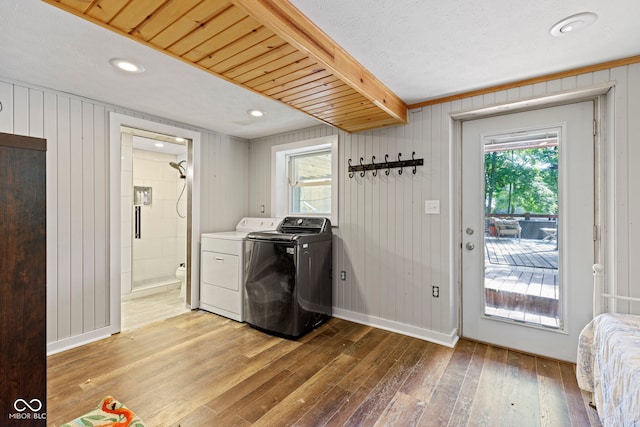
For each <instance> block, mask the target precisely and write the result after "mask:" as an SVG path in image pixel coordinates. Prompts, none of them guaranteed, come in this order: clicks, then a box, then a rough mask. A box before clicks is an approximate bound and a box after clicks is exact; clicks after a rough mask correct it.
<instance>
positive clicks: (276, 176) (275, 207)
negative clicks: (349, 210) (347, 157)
mask: <svg viewBox="0 0 640 427" xmlns="http://www.w3.org/2000/svg"><path fill="white" fill-rule="evenodd" d="M327 150H330V151H331V213H329V214H327V213H322V214H311V213H305V214H303V216H319V217H327V218H329V220H330V221H331V225H332V226H337V225H338V135H329V136H323V137H320V138H313V139H307V140H303V141H296V142H292V143H288V144H280V145H274V146H273V147H271V216H273V217H279V218H282V217H285V216H298V215H301V214H299V213H293V212H291V205H290V201H291V200H290V188H291V187H290V186H289V162H288V159H289V156H295V155H301V154H310V153H313V152H318V151H327Z"/></svg>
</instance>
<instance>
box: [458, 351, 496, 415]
mask: <svg viewBox="0 0 640 427" xmlns="http://www.w3.org/2000/svg"><path fill="white" fill-rule="evenodd" d="M494 349H495V348H494V347H488V346H487V345H485V344H478V345H477V346H476V348H475V351H474V352H473V354H472V355H471V360H470V361H469V366H468V368H467V372H466V375H465V377H464V380H463V382H462V385H461V387H460V393H458V399H456V403H455V405H454V407H453V412H452V414H451V419H450V420H449V425H453V426H464V425H466V424H467V422H468V421H469V420H470V419H473V420H474V423H476V422H478V423H479V424H478V425H495V423H493V424H492V423H490V422H488V420H487V419H491V411H490V409H491V408H492V407H493V405H489V406H487V405H486V404H485V403H484V402H483V400H482V397H487V394H488V395H491V394H492V393H494V392H497V393H499V392H500V389H501V388H502V381H501V372H500V371H499V370H498V369H499V368H498V369H496V366H495V364H494V363H493V360H492V356H493V357H495V352H494V351H493V350H494ZM503 352H504V353H505V354H506V351H503ZM496 371H497V372H496ZM491 383H493V384H491ZM474 403H475V404H474ZM472 409H474V415H473V417H472V416H471V411H472Z"/></svg>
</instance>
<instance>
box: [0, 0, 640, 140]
mask: <svg viewBox="0 0 640 427" xmlns="http://www.w3.org/2000/svg"><path fill="white" fill-rule="evenodd" d="M292 3H293V4H294V5H295V6H296V7H298V8H299V9H300V10H301V11H302V12H303V13H304V14H306V15H307V16H308V17H309V18H311V20H312V21H313V22H315V23H316V24H317V25H318V26H319V27H320V28H321V29H323V30H324V31H325V32H326V33H327V34H329V35H330V36H331V37H332V38H333V39H334V40H335V41H336V42H337V43H338V44H340V45H341V46H342V47H343V48H345V49H346V50H347V51H348V52H349V53H351V55H352V56H353V57H354V58H356V59H357V60H358V61H359V62H360V63H362V64H363V65H364V66H365V67H366V68H368V69H369V70H370V71H371V72H372V73H373V74H374V75H375V76H376V77H377V78H378V79H379V80H381V81H382V82H383V83H384V84H386V85H387V86H388V87H389V88H390V89H391V90H392V91H394V92H395V93H396V94H397V95H398V96H399V97H400V98H402V99H403V100H404V101H405V102H406V103H407V104H413V103H416V102H420V101H424V100H428V99H434V98H438V97H441V96H445V95H450V94H454V93H460V92H464V91H469V90H473V89H479V88H485V87H488V86H493V85H496V84H500V83H508V82H513V81H516V80H522V79H526V78H530V77H536V76H540V75H544V74H549V73H553V72H558V71H564V70H568V69H572V68H577V67H581V66H586V65H592V64H596V63H600V62H605V61H609V60H613V59H619V58H624V57H629V56H635V55H639V54H640V25H638V23H637V22H636V21H637V18H638V17H639V16H640V2H639V1H638V0H562V1H560V0H526V1H524V0H523V1H513V0H484V1H478V0H456V1H453V0H452V1H437V0H357V1H356V0H352V1H344V0H292ZM584 11H590V12H595V13H596V14H598V20H597V21H596V23H595V24H594V25H593V26H592V27H590V28H587V29H585V30H582V31H579V32H576V33H572V34H568V35H566V36H563V37H560V38H558V37H552V36H551V35H550V34H549V29H550V28H551V26H552V25H553V24H555V23H556V22H558V21H560V20H561V19H563V18H565V17H567V16H569V15H572V14H575V13H578V12H584ZM115 57H120V58H122V57H124V58H130V59H134V60H136V61H137V62H139V63H141V64H143V65H144V67H145V68H146V72H145V73H143V74H138V75H125V74H124V73H122V72H118V71H117V70H115V69H114V68H112V67H111V66H110V65H109V62H108V61H109V59H111V58H115ZM0 77H4V78H8V79H10V80H15V81H19V82H26V83H30V84H35V85H39V86H43V87H47V88H51V89H56V90H59V91H62V92H68V93H72V94H76V95H81V96H83V97H88V98H91V99H95V100H98V101H102V102H106V103H109V104H114V105H117V106H122V107H126V108H128V109H133V110H136V111H141V112H145V113H148V114H152V115H156V116H159V117H162V118H166V119H170V120H174V121H177V122H182V123H185V124H190V125H194V126H199V127H203V128H206V129H211V130H214V131H217V132H219V133H223V134H228V135H234V136H238V137H241V138H247V139H252V138H257V137H260V136H265V135H272V134H276V133H281V132H286V131H289V130H294V129H300V128H304V127H308V126H313V125H315V124H317V123H319V122H318V121H316V120H315V119H313V118H311V117H309V116H307V115H305V114H303V113H301V112H298V111H296V110H293V109H291V108H289V107H288V106H286V105H284V104H281V103H279V102H276V101H272V100H270V99H267V98H265V97H262V96H260V95H257V94H254V93H252V92H250V91H247V90H245V89H241V88H239V87H237V86H235V85H233V84H231V83H228V82H226V81H224V80H221V79H217V78H215V77H212V76H211V75H209V74H207V73H205V72H203V71H201V70H198V69H196V68H194V67H192V66H189V65H187V64H185V63H183V62H181V61H179V60H176V59H173V58H170V57H168V56H165V55H164V54H161V53H159V52H157V51H155V50H154V49H151V48H148V47H145V46H143V45H141V44H139V43H136V42H134V41H132V40H129V39H127V38H125V37H122V36H119V35H117V34H115V33H112V32H111V31H108V30H105V29H103V28H101V27H99V26H97V25H93V24H91V23H89V22H87V21H85V20H83V19H80V18H77V17H75V16H73V15H71V14H68V13H65V12H62V11H61V10H58V9H57V8H54V7H52V6H49V5H47V4H45V3H43V2H40V1H39V0H2V1H0ZM0 101H2V100H0ZM251 108H258V109H262V110H265V111H267V115H266V116H265V117H263V118H260V119H256V118H252V117H250V116H249V115H248V114H247V110H248V109H251Z"/></svg>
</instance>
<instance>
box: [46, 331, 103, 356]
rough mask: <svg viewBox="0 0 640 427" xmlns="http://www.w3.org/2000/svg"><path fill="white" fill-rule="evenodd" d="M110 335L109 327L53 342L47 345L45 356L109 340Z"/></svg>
mask: <svg viewBox="0 0 640 427" xmlns="http://www.w3.org/2000/svg"><path fill="white" fill-rule="evenodd" d="M111 335H112V331H111V327H110V326H108V327H106V328H101V329H97V330H95V331H91V332H87V333H85V334H81V335H76V336H75V337H71V338H65V339H62V340H60V341H55V342H52V343H48V344H47V356H51V355H52V354H56V353H60V352H62V351H65V350H70V349H72V348H75V347H80V346H81V345H85V344H89V343H92V342H94V341H99V340H101V339H105V338H109V337H110V336H111Z"/></svg>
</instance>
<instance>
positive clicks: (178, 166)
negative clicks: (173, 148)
mask: <svg viewBox="0 0 640 427" xmlns="http://www.w3.org/2000/svg"><path fill="white" fill-rule="evenodd" d="M185 161H186V160H183V161H181V162H180V163H175V162H169V166H171V167H172V168H174V169H175V170H177V171H178V172H179V173H180V178H186V175H185V174H186V173H187V171H186V170H185V168H184V166H182V164H183V163H184V162H185Z"/></svg>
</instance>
